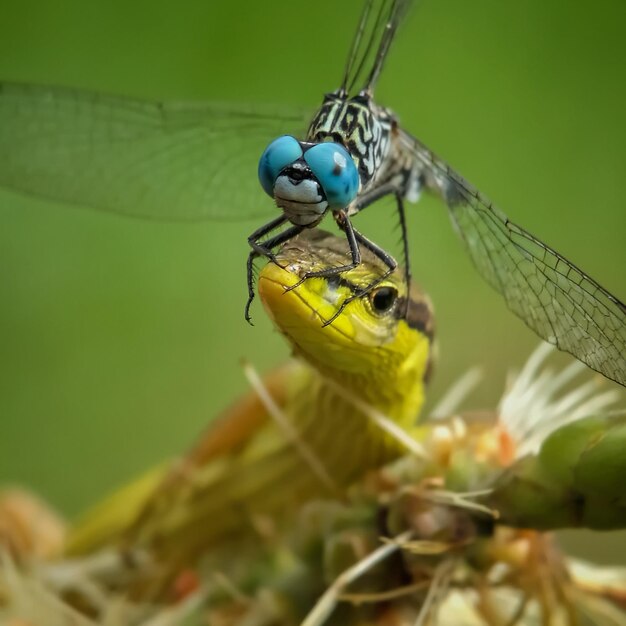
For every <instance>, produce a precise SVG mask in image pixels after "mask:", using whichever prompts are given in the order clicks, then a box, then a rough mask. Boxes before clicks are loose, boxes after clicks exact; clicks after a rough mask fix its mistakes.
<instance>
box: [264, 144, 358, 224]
mask: <svg viewBox="0 0 626 626" xmlns="http://www.w3.org/2000/svg"><path fill="white" fill-rule="evenodd" d="M259 180H260V182H261V185H262V187H263V189H264V190H265V192H266V193H267V194H268V195H270V196H271V197H273V198H274V200H275V201H276V204H277V205H278V206H279V207H280V208H281V209H283V211H284V213H285V215H286V217H287V218H288V219H289V221H290V222H292V223H293V224H296V225H298V226H309V227H312V226H315V225H316V224H318V223H319V221H320V220H321V219H322V217H323V216H324V214H325V213H326V211H327V210H328V209H330V210H332V211H340V210H342V209H345V208H346V207H348V206H349V205H350V204H351V203H352V201H353V200H354V199H355V198H356V196H357V193H358V191H359V175H358V172H357V169H356V165H355V164H354V161H353V160H352V157H351V156H350V154H349V153H348V152H347V151H346V149H345V148H344V147H343V146H342V145H340V144H337V143H329V142H324V143H317V142H304V141H298V140H297V139H296V138H295V137H291V136H290V135H284V136H282V137H279V138H278V139H275V140H274V141H272V143H270V145H269V146H268V147H267V148H266V149H265V152H263V154H262V156H261V159H260V161H259Z"/></svg>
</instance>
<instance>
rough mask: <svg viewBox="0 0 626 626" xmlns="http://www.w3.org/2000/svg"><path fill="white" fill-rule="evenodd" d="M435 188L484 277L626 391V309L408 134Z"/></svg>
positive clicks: (529, 320) (555, 340) (533, 324)
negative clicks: (508, 216) (445, 203)
mask: <svg viewBox="0 0 626 626" xmlns="http://www.w3.org/2000/svg"><path fill="white" fill-rule="evenodd" d="M403 141H404V143H405V144H406V145H407V146H408V147H410V148H411V149H412V150H413V153H414V155H415V158H416V159H417V161H418V163H419V164H420V165H421V166H422V168H423V169H422V178H423V180H424V183H425V184H426V186H427V187H429V188H430V189H432V190H435V191H437V192H438V193H439V194H440V195H441V196H442V197H443V198H444V200H446V202H447V204H448V207H449V210H450V217H451V219H452V223H453V224H454V226H455V229H456V231H457V233H458V234H459V236H460V237H461V239H462V240H463V242H464V243H465V246H466V248H467V250H468V252H469V254H470V256H471V257H472V261H473V262H474V265H475V266H476V268H477V269H478V271H479V272H480V273H481V274H482V276H483V277H484V278H485V279H486V280H487V281H488V282H489V283H490V284H491V286H492V287H494V288H495V289H496V290H497V291H499V292H500V293H501V294H502V296H504V299H505V301H506V303H507V305H508V307H509V308H510V309H511V310H512V311H513V312H514V313H515V314H516V315H518V316H519V317H520V318H522V320H524V322H526V324H527V325H528V326H529V327H530V328H532V329H533V330H534V331H535V332H536V333H537V334H538V335H539V336H540V337H542V338H543V339H545V340H546V341H548V342H550V343H552V344H554V345H556V346H557V348H559V349H560V350H564V351H565V352H569V353H570V354H572V355H573V356H575V357H576V358H577V359H579V360H580V361H582V362H583V363H585V364H587V365H588V366H589V367H591V368H592V369H594V370H596V371H598V372H600V373H602V374H604V375H605V376H606V377H607V378H610V379H612V380H614V381H616V382H618V383H619V384H621V385H625V386H626V306H625V305H624V303H623V302H621V301H620V300H619V299H618V298H616V297H615V296H613V295H611V294H610V293H609V292H608V291H607V290H606V289H604V288H603V287H601V286H600V285H599V284H598V283H597V282H596V281H595V280H593V279H592V278H590V277H589V276H587V275H586V274H585V273H584V272H582V271H581V270H580V269H579V268H577V267H576V266H575V265H574V264H573V263H570V262H569V261H568V260H567V259H565V258H564V257H562V256H561V255H560V254H559V253H558V252H556V251H555V250H553V249H552V248H550V247H549V246H547V245H546V244H544V243H542V242H541V241H540V240H539V239H537V238H536V237H534V236H533V235H531V234H530V233H528V232H527V231H525V230H524V229H523V228H521V227H520V226H517V225H516V224H514V223H513V222H511V220H509V219H508V218H507V217H506V215H504V214H503V213H502V212H501V211H499V210H498V209H497V208H496V207H495V206H493V204H492V203H491V202H490V201H489V200H488V199H487V198H485V196H483V195H482V194H481V193H480V192H479V191H478V190H477V189H475V188H474V187H473V186H472V185H470V184H469V183H468V182H467V181H466V180H464V179H463V178H462V177H461V176H459V175H458V174H457V173H456V172H454V171H453V170H452V169H451V168H450V167H449V166H448V165H447V164H446V163H445V162H443V161H442V160H441V159H439V158H438V157H437V156H435V155H434V154H433V153H432V152H431V151H430V150H429V149H428V148H426V146H424V145H423V144H421V143H420V142H419V141H418V140H416V139H415V138H413V137H411V136H410V135H408V134H403Z"/></svg>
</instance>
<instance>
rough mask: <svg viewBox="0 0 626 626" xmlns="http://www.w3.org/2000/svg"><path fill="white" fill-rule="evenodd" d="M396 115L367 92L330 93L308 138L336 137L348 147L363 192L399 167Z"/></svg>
mask: <svg viewBox="0 0 626 626" xmlns="http://www.w3.org/2000/svg"><path fill="white" fill-rule="evenodd" d="M395 128H396V118H395V115H394V114H393V113H392V112H391V111H390V110H389V109H385V108H383V107H380V106H378V105H376V104H375V103H374V101H373V100H372V98H371V96H370V95H369V94H368V93H367V92H361V93H359V94H358V95H356V96H353V97H352V98H347V97H346V96H345V95H344V94H342V93H341V91H335V92H333V93H330V94H327V95H326V96H325V98H324V102H323V103H322V106H321V107H320V108H319V110H318V111H317V113H316V114H315V116H314V117H313V120H312V122H311V125H310V126H309V130H308V132H307V141H310V142H314V143H319V142H323V141H334V142H337V143H340V144H343V146H344V147H345V148H346V149H347V150H348V152H349V153H350V154H351V156H352V158H353V159H354V162H355V165H356V166H357V170H358V172H359V178H360V188H359V194H362V193H364V192H367V191H368V190H370V189H373V188H374V187H376V186H377V185H378V184H380V183H381V182H382V181H384V180H385V179H387V178H388V176H389V175H390V173H391V172H390V171H389V170H390V168H392V169H393V170H396V171H397V169H396V167H394V165H395V161H396V159H394V158H393V147H394V146H393V135H394V130H395Z"/></svg>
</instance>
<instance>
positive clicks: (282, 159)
mask: <svg viewBox="0 0 626 626" xmlns="http://www.w3.org/2000/svg"><path fill="white" fill-rule="evenodd" d="M301 156H302V147H301V146H300V143H299V141H298V140H297V139H296V138H295V137H291V136H290V135H283V136H282V137H279V138H278V139H274V141H272V143H271V144H270V145H269V146H267V148H265V152H263V154H262V155H261V158H260V159H259V180H260V181H261V186H262V187H263V189H264V190H265V193H266V194H267V195H268V196H271V197H272V198H273V197H274V183H275V182H276V179H277V178H278V174H280V171H281V170H282V169H283V168H285V167H287V166H288V165H289V164H290V163H293V162H294V161H297V160H298V159H299V158H300V157H301Z"/></svg>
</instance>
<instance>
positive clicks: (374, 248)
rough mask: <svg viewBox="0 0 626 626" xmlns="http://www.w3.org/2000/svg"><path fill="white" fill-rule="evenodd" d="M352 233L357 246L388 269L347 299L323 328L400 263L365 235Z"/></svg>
mask: <svg viewBox="0 0 626 626" xmlns="http://www.w3.org/2000/svg"><path fill="white" fill-rule="evenodd" d="M352 232H353V233H354V237H355V239H356V241H357V245H362V246H363V247H364V248H367V249H368V250H369V251H370V252H372V253H373V254H374V255H376V256H377V257H378V258H379V259H380V260H381V261H382V262H383V263H384V264H385V265H386V266H387V269H386V270H385V271H384V272H383V273H382V274H381V275H380V276H379V277H378V278H375V279H374V280H373V281H372V282H371V283H369V285H367V287H363V289H359V290H358V291H357V292H356V293H354V294H353V295H351V296H349V297H348V298H346V299H345V300H344V301H343V302H342V303H341V306H340V307H339V308H338V309H337V311H335V313H334V315H333V316H332V317H331V318H330V319H328V320H326V321H325V322H324V324H323V326H328V325H329V324H332V323H333V321H334V320H335V319H337V317H339V315H341V313H342V311H343V310H344V309H345V308H346V307H347V306H348V304H350V302H352V301H353V300H356V299H357V298H360V297H362V296H364V295H366V294H368V293H369V292H370V291H372V290H373V289H374V288H375V287H376V286H377V285H379V284H380V283H382V282H383V281H384V280H385V279H386V278H387V277H388V276H389V275H390V274H391V273H392V272H394V271H395V270H396V269H397V267H398V262H397V261H396V260H395V259H394V258H393V257H392V256H391V255H390V254H389V253H388V252H385V250H383V248H381V247H380V246H379V245H377V244H375V243H374V242H373V241H371V240H370V239H368V238H367V237H366V236H365V235H363V234H361V233H360V232H359V231H358V230H356V229H355V228H352ZM357 265H358V264H357ZM355 267H356V266H355Z"/></svg>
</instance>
